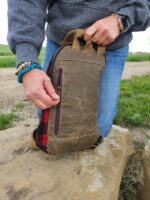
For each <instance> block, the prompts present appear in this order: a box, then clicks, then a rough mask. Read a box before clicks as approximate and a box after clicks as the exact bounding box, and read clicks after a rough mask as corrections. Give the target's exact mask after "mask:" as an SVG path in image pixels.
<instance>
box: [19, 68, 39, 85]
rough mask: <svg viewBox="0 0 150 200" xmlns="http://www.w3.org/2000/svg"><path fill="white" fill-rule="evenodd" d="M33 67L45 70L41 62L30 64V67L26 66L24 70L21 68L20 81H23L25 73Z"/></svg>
mask: <svg viewBox="0 0 150 200" xmlns="http://www.w3.org/2000/svg"><path fill="white" fill-rule="evenodd" d="M32 69H41V70H43V68H42V67H41V65H40V64H32V65H29V66H28V67H26V68H24V69H23V70H21V71H20V72H19V73H18V82H19V83H22V77H23V75H24V74H26V73H27V72H29V71H31V70H32Z"/></svg>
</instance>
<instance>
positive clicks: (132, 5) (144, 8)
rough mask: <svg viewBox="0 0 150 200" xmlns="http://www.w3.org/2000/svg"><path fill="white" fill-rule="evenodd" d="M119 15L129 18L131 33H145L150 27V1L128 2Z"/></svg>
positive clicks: (137, 0) (128, 0) (130, 0)
mask: <svg viewBox="0 0 150 200" xmlns="http://www.w3.org/2000/svg"><path fill="white" fill-rule="evenodd" d="M117 13H118V14H120V15H124V16H127V17H128V19H129V24H130V25H129V26H130V27H129V28H130V31H133V32H134V31H144V30H145V29H146V28H148V27H149V26H150V0H126V1H125V4H124V6H123V7H122V8H121V9H120V10H118V11H117Z"/></svg>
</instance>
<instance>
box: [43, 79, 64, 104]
mask: <svg viewBox="0 0 150 200" xmlns="http://www.w3.org/2000/svg"><path fill="white" fill-rule="evenodd" d="M44 87H45V90H46V92H47V93H48V94H49V96H50V97H52V99H53V100H56V101H59V99H60V97H59V95H58V94H57V93H56V91H55V90H54V88H53V85H52V83H51V80H50V79H49V78H48V77H46V78H45V79H44Z"/></svg>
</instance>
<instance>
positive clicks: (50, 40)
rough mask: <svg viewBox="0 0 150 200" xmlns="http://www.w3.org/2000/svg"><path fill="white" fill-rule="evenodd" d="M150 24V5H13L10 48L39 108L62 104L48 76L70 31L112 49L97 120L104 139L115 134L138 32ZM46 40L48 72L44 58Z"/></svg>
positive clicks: (82, 0) (30, 1)
mask: <svg viewBox="0 0 150 200" xmlns="http://www.w3.org/2000/svg"><path fill="white" fill-rule="evenodd" d="M46 22H47V27H46V33H45V24H46ZM149 25H150V0H142V1H141V0H120V1H116V0H107V1H106V0H55V1H52V0H51V1H48V0H36V1H35V0H8V43H9V46H10V48H11V50H12V52H13V53H15V54H16V63H17V68H18V71H19V72H18V73H20V74H21V75H20V77H19V81H20V82H22V83H23V87H24V89H25V93H26V96H27V98H28V99H29V100H30V101H31V102H32V103H33V104H34V105H35V106H36V107H37V108H39V109H47V108H49V107H52V106H55V105H57V104H58V103H59V101H60V98H59V96H58V95H57V93H56V92H55V90H54V88H53V86H52V83H51V80H50V78H49V77H48V76H47V75H46V73H45V71H46V69H47V66H48V64H49V62H50V60H51V59H52V56H53V55H54V53H55V52H56V51H57V49H58V48H59V44H60V42H61V41H62V40H63V38H64V36H65V35H66V33H67V32H68V31H70V30H72V29H75V28H82V29H84V30H85V32H84V40H85V41H88V40H92V42H95V43H97V44H98V45H102V46H106V55H105V56H106V62H105V68H104V71H103V73H102V75H101V80H100V91H99V93H100V94H99V102H98V104H99V106H98V119H97V124H98V129H99V131H100V134H101V135H102V136H103V137H106V136H107V134H108V133H109V131H110V129H111V127H112V123H113V119H114V116H115V114H116V110H117V99H118V94H119V87H120V80H121V75H122V72H123V68H124V64H125V61H126V58H127V55H128V49H129V47H128V46H129V43H130V42H131V40H132V32H135V31H144V30H146V28H147V27H149ZM45 35H46V37H47V43H46V51H45V56H44V61H43V69H44V71H43V70H41V67H40V66H39V64H38V63H39V61H38V55H39V52H40V49H41V46H42V43H43V40H44V37H45ZM28 66H31V67H28ZM22 71H23V72H22ZM18 75H19V74H18Z"/></svg>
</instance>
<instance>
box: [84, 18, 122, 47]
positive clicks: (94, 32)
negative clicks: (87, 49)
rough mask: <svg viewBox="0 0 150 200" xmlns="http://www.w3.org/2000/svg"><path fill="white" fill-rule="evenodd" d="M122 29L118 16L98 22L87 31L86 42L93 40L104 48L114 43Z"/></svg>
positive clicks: (85, 34)
mask: <svg viewBox="0 0 150 200" xmlns="http://www.w3.org/2000/svg"><path fill="white" fill-rule="evenodd" d="M119 33H120V27H119V23H118V19H117V16H115V15H111V16H109V17H106V18H103V19H100V20H98V21H96V22H95V23H94V24H93V25H92V26H90V27H89V28H88V29H86V30H85V33H84V40H85V41H88V40H92V42H95V43H97V44H99V45H102V46H107V45H108V44H110V43H112V42H113V41H114V40H115V39H116V38H117V37H118V35H119Z"/></svg>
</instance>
